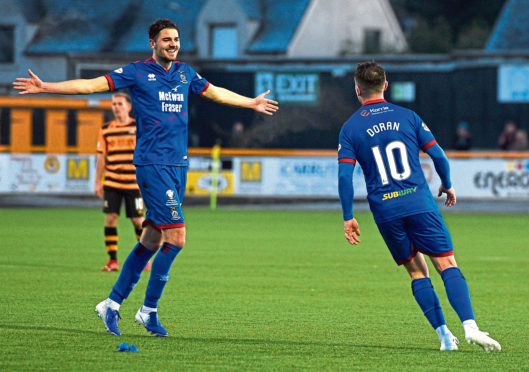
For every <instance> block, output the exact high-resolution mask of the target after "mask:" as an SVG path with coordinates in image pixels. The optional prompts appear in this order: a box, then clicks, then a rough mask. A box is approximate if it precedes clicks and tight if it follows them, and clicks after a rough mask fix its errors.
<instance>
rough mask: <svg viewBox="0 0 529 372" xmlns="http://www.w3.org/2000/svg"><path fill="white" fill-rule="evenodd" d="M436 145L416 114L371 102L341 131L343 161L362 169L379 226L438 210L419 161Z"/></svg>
mask: <svg viewBox="0 0 529 372" xmlns="http://www.w3.org/2000/svg"><path fill="white" fill-rule="evenodd" d="M436 143H437V142H436V140H435V138H434V136H433V134H432V133H431V132H430V130H429V129H428V127H427V126H426V124H424V122H423V121H422V120H421V118H420V117H419V116H418V115H417V114H416V113H415V112H413V111H411V110H409V109H406V108H404V107H400V106H397V105H394V104H391V103H389V102H386V101H385V100H376V101H370V102H366V103H365V104H364V105H363V106H362V107H361V108H360V109H359V110H358V111H357V112H355V113H354V114H353V115H352V116H351V117H350V118H349V120H347V122H346V123H345V124H344V125H343V127H342V129H341V131H340V144H339V147H338V161H339V162H350V163H353V164H356V163H357V162H358V164H360V166H361V167H362V170H363V172H364V177H365V180H366V187H367V199H368V201H369V206H370V208H371V212H372V213H373V217H374V218H375V221H376V222H377V223H382V222H387V221H390V220H392V219H394V218H399V217H404V216H410V215H413V214H417V213H423V212H430V211H434V210H437V204H436V203H435V200H434V198H433V196H432V193H431V192H430V189H429V188H428V183H427V182H426V178H425V177H424V173H423V171H422V169H421V163H420V160H419V151H420V150H421V149H422V150H423V151H425V150H426V149H428V148H429V147H431V146H433V145H435V144H436Z"/></svg>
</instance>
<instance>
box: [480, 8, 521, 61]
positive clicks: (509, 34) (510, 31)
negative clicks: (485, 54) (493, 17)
mask: <svg viewBox="0 0 529 372" xmlns="http://www.w3.org/2000/svg"><path fill="white" fill-rule="evenodd" d="M528 15H529V0H507V2H506V3H505V5H504V6H503V10H502V11H501V14H500V16H499V18H498V20H497V21H496V25H495V27H494V30H493V32H492V34H491V36H490V38H489V41H488V42H487V45H486V47H485V50H487V51H489V52H498V51H512V50H523V49H525V50H528V49H529V23H528V22H527V17H528Z"/></svg>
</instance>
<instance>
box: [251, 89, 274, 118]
mask: <svg viewBox="0 0 529 372" xmlns="http://www.w3.org/2000/svg"><path fill="white" fill-rule="evenodd" d="M269 93H270V89H269V90H267V91H266V92H264V93H261V94H259V95H258V96H257V97H255V98H254V101H255V106H254V110H255V111H257V112H262V113H263V114H266V115H273V114H274V113H275V112H276V111H277V110H279V107H278V104H279V103H278V102H277V101H274V100H271V99H268V98H265V96H266V95H267V94H269Z"/></svg>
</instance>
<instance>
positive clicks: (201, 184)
mask: <svg viewBox="0 0 529 372" xmlns="http://www.w3.org/2000/svg"><path fill="white" fill-rule="evenodd" d="M211 179H212V177H211V172H208V171H194V170H189V171H188V173H187V188H186V195H193V196H204V195H209V194H210V192H211ZM217 187H218V188H217V193H218V195H233V171H220V173H219V177H218V179H217Z"/></svg>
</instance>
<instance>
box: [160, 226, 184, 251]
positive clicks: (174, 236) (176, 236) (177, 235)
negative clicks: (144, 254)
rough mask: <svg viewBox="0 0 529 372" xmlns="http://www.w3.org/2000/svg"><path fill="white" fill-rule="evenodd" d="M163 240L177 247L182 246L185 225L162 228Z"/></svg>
mask: <svg viewBox="0 0 529 372" xmlns="http://www.w3.org/2000/svg"><path fill="white" fill-rule="evenodd" d="M163 235H164V236H163V240H164V241H165V242H166V243H169V244H172V245H176V246H177V247H180V248H184V246H185V245H186V230H185V227H180V228H176V229H167V230H164V234H163Z"/></svg>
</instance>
